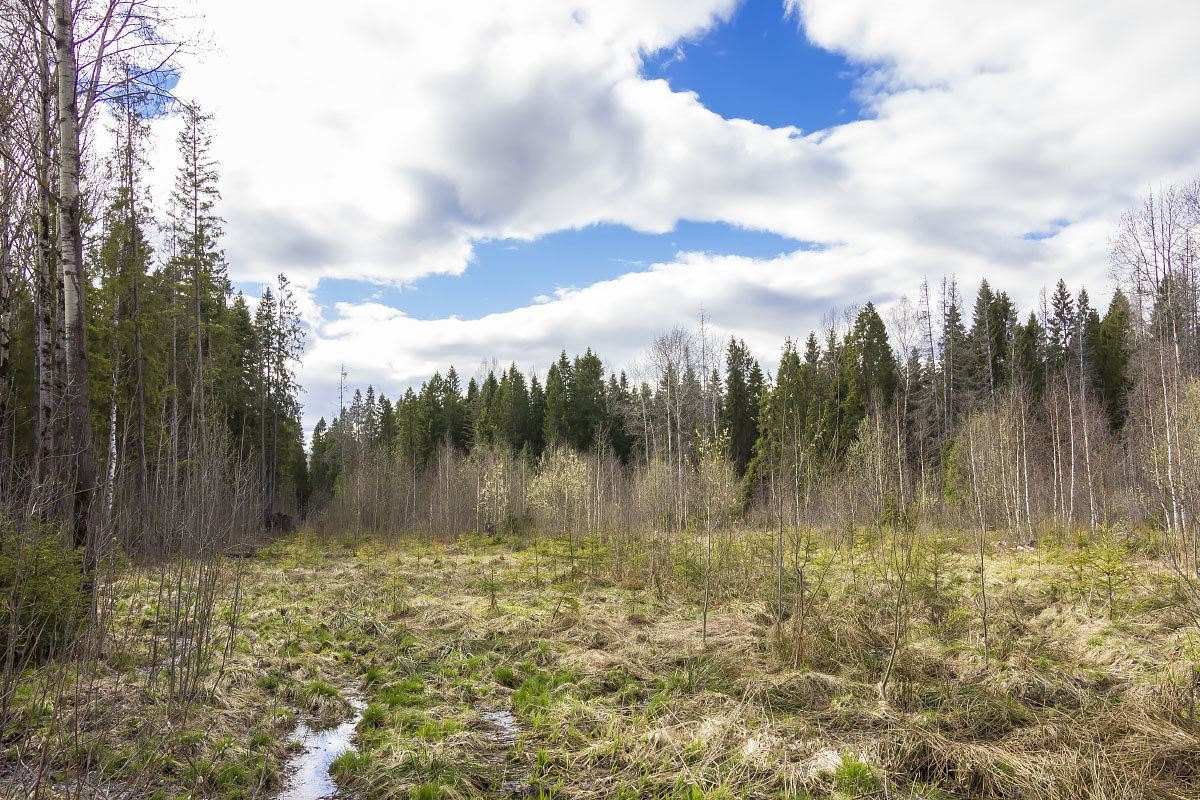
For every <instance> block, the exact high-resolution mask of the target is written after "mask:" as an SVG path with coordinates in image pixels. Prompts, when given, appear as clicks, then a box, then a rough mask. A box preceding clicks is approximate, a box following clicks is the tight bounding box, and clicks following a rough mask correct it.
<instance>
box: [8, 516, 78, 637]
mask: <svg viewBox="0 0 1200 800" xmlns="http://www.w3.org/2000/svg"><path fill="white" fill-rule="evenodd" d="M65 540H66V537H65V536H64V535H63V534H62V532H61V531H59V530H58V529H56V528H51V527H39V526H37V524H36V523H32V522H31V523H29V527H28V528H25V529H23V530H22V529H19V528H17V527H15V526H14V525H12V524H11V523H9V522H7V521H3V520H0V648H2V649H5V650H7V648H8V647H9V645H10V642H9V635H10V634H9V632H10V630H15V631H16V636H15V639H16V641H15V642H12V643H11V644H12V645H13V647H14V650H15V652H16V653H17V655H18V657H19V658H30V659H33V660H39V659H41V658H44V657H46V656H48V655H50V654H52V653H54V652H55V651H57V649H58V648H59V647H61V646H62V645H63V644H64V643H65V642H67V641H68V640H70V638H71V636H72V634H73V632H74V631H75V629H76V627H77V626H78V624H79V620H80V619H81V618H82V617H83V616H84V615H85V614H86V612H87V598H86V597H85V596H83V593H82V592H81V591H80V590H81V588H82V583H83V551H82V549H72V548H70V547H68V546H66V545H65V544H64V542H65ZM14 614H15V616H16V620H15V623H16V624H15V625H14V624H13V623H14V620H13V619H12V616H13V615H14Z"/></svg>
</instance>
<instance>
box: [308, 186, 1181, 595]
mask: <svg viewBox="0 0 1200 800" xmlns="http://www.w3.org/2000/svg"><path fill="white" fill-rule="evenodd" d="M1197 195H1198V191H1197V185H1196V184H1191V185H1189V186H1182V187H1174V188H1171V189H1169V190H1167V191H1165V192H1163V193H1162V194H1161V195H1155V196H1153V197H1149V198H1146V199H1145V201H1144V202H1143V203H1142V204H1141V205H1139V206H1138V207H1137V208H1135V209H1133V210H1131V211H1130V212H1129V213H1128V214H1127V215H1126V217H1125V218H1124V219H1123V221H1122V223H1121V227H1120V228H1119V229H1118V230H1117V232H1116V233H1115V235H1114V237H1113V242H1112V248H1111V269H1112V274H1113V276H1114V283H1113V284H1112V285H1111V286H1110V287H1106V289H1108V291H1107V292H1106V295H1107V297H1106V299H1107V302H1106V303H1105V304H1104V305H1103V307H1102V308H1097V307H1096V306H1095V304H1094V303H1093V300H1092V298H1091V295H1089V293H1088V291H1087V290H1086V288H1084V287H1075V288H1072V287H1070V286H1068V284H1067V283H1066V282H1065V281H1062V280H1060V281H1058V282H1057V284H1056V285H1055V286H1053V287H1052V288H1051V290H1050V291H1048V292H1047V291H1043V292H1042V295H1041V297H1040V298H1039V300H1038V301H1037V302H1036V303H1035V305H1034V307H1033V308H1027V309H1020V308H1018V306H1017V304H1016V303H1015V302H1014V301H1013V299H1012V297H1011V296H1010V295H1009V294H1008V293H1007V292H1006V291H1004V290H1003V289H1001V288H998V287H994V286H993V285H992V284H991V283H990V282H989V281H986V280H984V281H982V282H981V283H980V285H979V286H978V287H977V288H975V290H974V292H973V294H974V297H973V299H972V300H970V301H968V300H967V299H966V298H964V296H963V293H962V291H961V289H960V287H959V286H958V284H957V282H956V280H955V279H954V278H952V277H950V278H946V279H944V280H942V281H940V282H939V283H938V284H936V285H930V283H929V282H924V283H922V284H921V285H920V286H919V287H917V289H918V291H917V292H916V293H915V299H910V298H908V297H905V298H901V299H900V300H899V301H897V302H894V303H891V304H890V306H889V308H888V309H887V312H886V313H881V312H880V310H879V309H878V308H877V307H876V306H875V305H874V304H873V303H872V302H866V303H864V304H863V305H862V306H861V307H856V308H852V309H850V310H848V311H845V312H843V313H841V314H831V315H830V316H829V317H828V318H827V319H826V321H825V323H824V325H823V326H822V328H821V330H819V331H813V332H811V333H809V334H808V335H807V337H806V338H804V339H803V340H793V339H788V340H787V341H785V342H784V343H783V345H782V348H781V352H780V356H779V361H778V367H777V369H776V370H775V371H774V374H769V373H767V372H765V371H764V370H763V369H762V367H761V365H760V362H759V361H758V359H757V358H756V357H755V355H754V354H753V353H752V352H751V351H750V349H749V348H748V347H747V346H746V345H745V343H744V342H742V341H740V340H738V339H736V338H734V339H732V340H730V341H728V342H726V343H724V344H723V345H720V344H718V343H717V342H716V341H714V340H713V337H712V335H711V332H710V330H709V329H708V326H707V324H706V322H707V321H704V320H702V323H701V325H700V327H699V329H698V330H695V331H688V330H683V329H675V330H672V331H670V332H668V333H666V334H663V335H661V336H659V337H657V338H656V339H655V340H654V341H653V342H652V343H651V345H650V346H649V347H648V348H647V350H646V351H645V352H644V354H643V356H642V357H641V358H640V360H639V361H638V362H637V363H635V364H632V365H629V366H628V367H627V368H626V369H624V370H621V371H613V370H606V369H605V367H604V362H603V361H602V359H601V358H600V356H599V355H598V354H597V353H595V352H594V351H593V350H591V349H588V350H587V351H586V352H585V353H583V354H582V355H576V356H574V357H573V358H571V357H568V355H567V353H566V352H563V353H562V355H561V356H560V357H559V359H558V360H557V361H556V362H555V363H553V364H551V365H549V367H548V369H547V370H546V371H545V372H544V373H541V374H542V375H544V378H541V377H539V374H538V373H537V372H532V373H523V372H522V371H521V370H520V369H518V368H517V367H516V365H511V366H509V367H508V368H506V369H497V368H495V367H492V368H489V369H484V370H481V371H480V373H479V374H478V375H477V376H475V377H472V378H470V379H469V380H467V382H466V385H465V386H463V383H462V377H461V376H460V375H459V373H458V372H457V371H456V370H455V369H454V368H453V367H451V368H449V369H448V370H447V371H446V372H445V374H444V375H443V374H441V373H439V374H435V375H434V376H433V377H432V378H430V379H429V380H428V381H426V382H424V383H423V384H422V385H421V386H420V387H419V389H409V390H407V391H406V392H405V393H404V394H403V396H401V397H400V398H399V399H397V400H395V401H392V400H389V399H388V398H386V397H384V396H383V395H377V394H376V392H375V390H374V389H373V388H368V390H367V391H366V393H365V394H363V393H360V392H355V393H354V395H353V400H352V402H350V403H349V405H348V406H347V407H344V408H342V409H341V410H340V412H339V413H338V414H337V415H335V416H334V417H333V418H332V419H331V420H329V421H326V420H324V419H322V420H321V421H320V422H319V423H318V425H317V427H316V430H315V431H314V435H313V442H312V458H311V469H312V484H313V489H314V496H315V497H319V498H321V502H322V503H330V514H329V518H330V519H337V520H339V521H340V522H341V523H345V524H354V525H357V526H361V527H365V528H395V529H398V530H409V531H419V532H424V533H434V534H438V535H449V536H454V535H457V534H458V533H460V532H462V531H469V530H472V529H476V530H479V529H482V528H488V529H493V530H494V529H496V528H497V526H501V525H508V526H510V527H511V528H513V529H519V528H520V527H521V526H522V525H526V526H528V525H532V524H534V520H535V519H536V517H537V514H538V512H537V507H536V504H535V503H534V502H533V500H532V495H531V491H532V490H533V487H534V484H535V483H536V481H537V480H538V479H539V478H540V477H541V476H542V475H544V474H545V473H546V472H547V471H550V470H553V471H562V470H566V471H567V472H570V469H569V467H570V466H571V464H573V463H574V462H575V461H578V462H579V463H580V464H582V465H583V472H582V473H581V477H580V478H579V480H580V482H581V488H580V492H581V493H582V494H581V497H582V496H586V498H587V499H586V501H584V500H581V501H580V504H579V507H580V511H579V513H577V514H574V515H573V522H572V525H581V526H582V527H581V528H580V531H581V532H583V531H586V532H589V533H591V534H596V535H604V533H605V529H606V527H607V528H609V529H611V528H612V527H614V526H616V527H618V528H619V527H622V526H623V527H624V528H625V529H626V530H628V531H633V530H635V529H640V530H641V531H642V533H643V534H651V533H653V532H654V531H659V532H668V531H685V530H690V529H694V528H695V527H696V526H698V525H703V524H704V520H705V518H706V515H708V514H710V513H711V509H709V510H706V508H707V507H708V504H706V503H705V502H704V497H703V495H702V494H697V489H696V487H697V486H698V485H699V482H700V481H701V478H700V476H701V473H702V472H703V469H702V466H703V464H704V463H705V461H706V458H707V459H708V460H711V456H712V453H713V450H714V448H717V449H719V451H720V454H721V458H722V459H724V460H725V462H726V463H727V465H728V468H729V470H730V472H731V474H732V475H733V476H734V478H735V482H736V485H737V491H736V493H735V494H736V496H735V497H734V498H733V500H732V501H731V502H732V503H733V510H734V512H735V513H734V517H740V518H741V519H743V520H744V521H745V522H746V524H758V525H775V524H778V525H780V526H786V527H788V528H799V527H804V526H811V525H816V526H823V525H827V524H829V523H830V521H831V520H834V519H844V518H845V516H846V514H847V513H850V512H851V511H852V514H851V516H852V517H853V519H854V524H856V525H860V524H869V525H879V524H884V523H885V522H886V523H887V524H914V520H919V519H925V520H941V521H942V522H944V523H951V524H954V525H959V526H964V527H966V528H968V529H969V528H970V526H971V525H977V526H978V525H982V527H983V528H984V529H985V530H996V529H1008V530H1010V531H1011V532H1012V534H1013V536H1014V540H1020V541H1033V540H1036V539H1038V538H1039V537H1041V536H1043V535H1045V534H1047V533H1054V534H1055V535H1058V534H1060V533H1061V532H1062V531H1066V530H1072V529H1084V530H1093V531H1095V530H1099V529H1111V528H1113V527H1114V526H1117V527H1120V526H1126V527H1130V526H1132V527H1137V526H1144V525H1149V526H1150V527H1151V528H1152V529H1155V530H1160V531H1164V532H1167V533H1169V534H1170V535H1172V536H1178V537H1181V538H1180V541H1183V540H1184V539H1186V540H1189V541H1190V540H1192V539H1194V538H1195V537H1196V530H1197V528H1196V524H1195V520H1196V515H1197V513H1200V507H1198V506H1197V501H1198V499H1200V498H1198V497H1197V494H1196V491H1195V489H1194V488H1193V487H1194V486H1197V485H1200V471H1198V470H1200V465H1198V464H1197V462H1196V458H1195V455H1194V454H1195V452H1197V450H1196V443H1197V442H1198V441H1200V439H1197V436H1200V432H1198V430H1197V429H1196V423H1195V417H1196V413H1197V408H1198V407H1200V406H1197V403H1196V402H1195V400H1194V399H1193V395H1194V393H1195V392H1196V391H1197V389H1196V380H1197V376H1198V375H1200V355H1198V352H1200V351H1198V343H1200V311H1198V305H1197V297H1198V290H1197V286H1198V283H1197V275H1196V260H1195V253H1196V252H1197V249H1196V244H1197V242H1196V231H1197V220H1198V219H1200V213H1198V211H1197V209H1198V208H1200V203H1198V202H1197ZM564 459H567V460H568V461H570V462H571V463H570V464H569V463H568V462H567V461H564ZM572 459H573V461H572ZM497 496H499V497H500V498H501V499H500V500H499V501H498V500H497V499H496V498H497ZM847 498H851V499H850V500H849V501H848V500H847ZM847 502H849V503H851V505H852V508H848V507H847V506H846V504H847ZM350 506H353V509H354V510H353V514H352V515H350V516H347V515H346V514H347V513H348V511H347V509H348V508H349V507H350ZM839 509H840V510H839ZM881 521H883V522H881ZM556 524H557V523H556ZM839 524H841V523H839ZM1180 552H1181V553H1182V550H1181V551H1180ZM1180 558H1181V559H1182V558H1183V556H1182V555H1181V556H1180ZM1184 560H1185V561H1186V562H1187V563H1189V564H1192V566H1190V567H1189V569H1188V571H1189V573H1190V574H1192V575H1194V576H1196V577H1200V565H1196V564H1194V563H1192V562H1194V559H1191V560H1187V559H1184ZM1181 563H1182V562H1181Z"/></svg>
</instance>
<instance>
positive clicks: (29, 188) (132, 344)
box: [0, 0, 308, 563]
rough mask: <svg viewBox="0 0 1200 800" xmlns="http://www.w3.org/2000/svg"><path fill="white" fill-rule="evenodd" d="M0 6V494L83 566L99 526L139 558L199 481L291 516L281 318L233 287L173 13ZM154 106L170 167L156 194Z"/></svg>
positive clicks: (24, 1) (277, 309)
mask: <svg viewBox="0 0 1200 800" xmlns="http://www.w3.org/2000/svg"><path fill="white" fill-rule="evenodd" d="M0 10H2V13H0V24H2V25H3V40H4V43H5V44H4V47H3V51H2V52H0V56H2V58H3V63H2V64H0V70H2V72H0V84H2V85H3V87H4V91H3V92H2V93H0V96H2V97H3V100H0V157H2V158H0V477H2V478H3V489H2V490H0V495H2V496H0V501H3V503H4V504H5V507H6V508H7V509H10V510H13V512H14V513H16V514H17V516H22V515H24V514H25V513H28V514H30V515H31V516H33V517H34V518H36V519H38V520H41V521H42V522H45V523H47V524H51V523H63V524H65V525H67V527H69V528H70V534H71V536H70V538H71V542H72V544H73V545H74V546H75V547H77V548H82V549H84V550H86V551H87V555H88V560H89V562H90V563H95V562H96V560H97V559H98V558H99V557H100V556H101V555H102V553H101V542H102V541H106V540H107V536H106V535H101V534H99V533H98V531H104V532H105V533H106V534H111V535H112V536H116V537H118V538H119V539H120V540H121V541H122V543H123V544H125V545H128V546H129V548H130V549H131V550H133V551H135V552H136V551H139V549H140V548H143V547H147V548H151V549H154V548H156V547H161V546H163V545H164V543H165V542H166V540H168V539H170V538H171V536H172V534H171V533H166V532H164V528H166V529H170V528H173V527H177V528H179V529H180V530H182V529H183V528H184V527H186V526H190V525H192V524H194V521H193V522H192V523H187V525H186V526H185V524H184V523H183V522H178V521H172V520H173V519H174V517H175V516H177V515H176V512H173V511H169V510H168V509H171V508H175V509H178V508H179V507H180V504H179V500H180V498H181V497H182V496H183V495H184V494H186V491H187V489H186V487H187V486H188V485H189V484H190V483H191V482H193V480H194V479H197V478H198V477H199V476H200V475H201V473H203V472H206V471H207V472H212V473H214V474H215V472H220V471H222V470H225V471H227V470H230V469H232V470H235V471H238V472H239V473H241V472H245V477H246V480H247V481H248V482H250V483H252V484H254V486H253V489H248V490H247V496H246V501H247V503H248V504H249V505H248V506H247V508H246V509H244V512H245V516H246V517H247V518H250V517H260V518H261V517H262V516H263V515H264V514H265V515H266V516H267V517H270V516H271V515H273V514H278V513H280V511H295V510H297V509H299V508H300V507H302V506H303V504H304V503H305V501H306V498H307V495H308V477H307V471H308V470H307V456H306V454H305V452H304V441H303V435H302V429H301V425H300V415H299V411H300V409H299V404H298V401H297V389H298V387H297V385H296V380H295V366H296V364H297V362H298V359H299V356H300V353H301V350H302V347H303V331H302V328H301V326H300V321H299V314H298V312H297V309H296V303H295V300H294V298H293V296H292V292H291V289H290V288H289V285H288V281H287V279H286V278H285V277H284V276H282V275H280V276H279V277H278V279H277V281H276V282H275V284H274V285H273V286H270V287H263V290H262V292H261V295H262V296H261V298H259V299H258V300H248V299H247V298H245V297H243V296H242V295H241V294H240V293H235V292H234V291H233V290H232V287H231V284H230V281H229V277H228V265H227V263H226V259H225V255H224V251H223V249H222V245H221V238H222V222H223V221H222V220H221V218H220V217H219V216H218V214H217V211H216V208H217V203H218V201H219V199H220V187H219V181H220V170H219V165H218V164H217V163H216V160H215V159H214V157H213V155H212V143H213V120H212V117H211V115H209V114H207V113H205V112H204V111H203V110H202V109H201V108H200V107H199V106H198V105H197V104H195V103H194V102H190V101H185V100H182V99H180V98H176V97H174V96H173V95H172V94H171V93H170V91H169V90H168V89H169V86H171V85H173V83H174V78H176V77H177V74H178V70H177V68H176V67H175V66H174V61H173V58H174V56H175V54H176V53H178V52H179V50H180V48H181V47H183V46H184V43H181V42H178V41H174V40H173V39H171V38H170V37H169V36H168V35H167V32H168V31H169V30H170V26H171V20H167V19H164V18H163V17H162V16H161V12H162V10H161V9H160V8H159V7H157V6H154V5H152V4H149V3H145V2H140V1H139V0H107V1H106V2H78V3H72V2H69V0H56V2H54V3H53V4H50V3H45V2H40V0H4V2H3V3H2V4H0ZM167 113H174V114H178V115H180V116H181V117H182V121H183V125H182V129H181V131H180V133H179V136H178V139H177V142H176V146H177V148H178V153H179V157H180V166H179V169H178V172H177V174H176V176H175V181H174V187H173V190H172V191H171V193H170V196H169V197H167V198H155V197H152V196H151V195H150V190H149V181H148V179H147V171H148V170H149V168H150V163H149V153H150V145H149V136H150V133H149V125H150V121H151V120H152V119H153V118H155V117H158V116H161V115H163V114H167ZM160 504H161V505H160ZM251 506H252V507H251ZM147 508H160V509H161V515H160V518H157V519H156V516H155V515H154V514H150V513H146V509H147ZM17 510H20V512H19V513H18V511H17ZM168 518H171V519H168Z"/></svg>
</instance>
